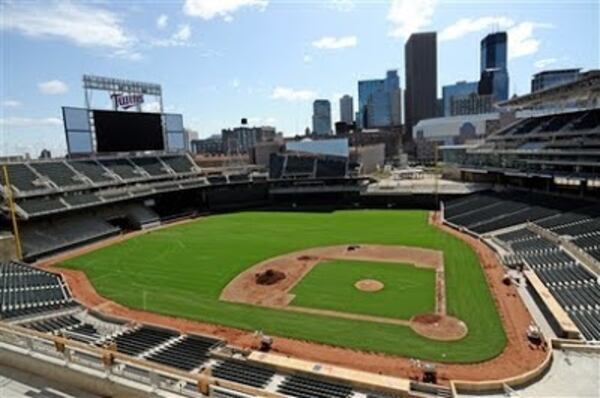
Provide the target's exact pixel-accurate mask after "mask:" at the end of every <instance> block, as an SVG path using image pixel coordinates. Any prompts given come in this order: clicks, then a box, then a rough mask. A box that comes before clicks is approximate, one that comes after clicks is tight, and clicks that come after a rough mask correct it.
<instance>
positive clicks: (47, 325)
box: [23, 315, 81, 333]
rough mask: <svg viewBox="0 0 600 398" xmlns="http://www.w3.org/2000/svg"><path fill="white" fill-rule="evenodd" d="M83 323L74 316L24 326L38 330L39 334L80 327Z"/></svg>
mask: <svg viewBox="0 0 600 398" xmlns="http://www.w3.org/2000/svg"><path fill="white" fill-rule="evenodd" d="M79 324H81V321H80V320H79V319H77V318H75V317H74V316H72V315H64V316H59V317H55V318H46V319H42V320H39V321H35V322H31V323H26V324H24V325H23V326H25V327H27V328H30V329H33V330H37V331H38V332H43V333H51V332H56V331H59V330H62V329H67V328H69V327H72V326H75V325H79Z"/></svg>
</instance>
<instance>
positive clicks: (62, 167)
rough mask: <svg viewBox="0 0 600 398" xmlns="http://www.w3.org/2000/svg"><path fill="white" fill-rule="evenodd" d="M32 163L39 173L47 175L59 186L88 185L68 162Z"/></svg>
mask: <svg viewBox="0 0 600 398" xmlns="http://www.w3.org/2000/svg"><path fill="white" fill-rule="evenodd" d="M30 165H31V167H32V168H34V169H35V170H36V171H37V172H38V174H40V175H43V176H45V177H46V178H48V179H49V180H51V181H52V182H53V183H54V184H55V185H57V186H59V187H63V188H65V187H76V186H81V185H86V182H85V181H84V179H83V178H82V177H81V176H80V175H79V174H77V173H76V172H75V171H73V169H71V168H69V166H67V163H66V162H63V161H56V162H31V163H30Z"/></svg>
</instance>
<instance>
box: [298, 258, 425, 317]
mask: <svg viewBox="0 0 600 398" xmlns="http://www.w3.org/2000/svg"><path fill="white" fill-rule="evenodd" d="M362 279H375V280H377V281H379V282H382V283H383V285H384V287H383V289H382V290H379V291H377V292H365V291H361V290H358V289H357V288H356V287H355V286H354V284H355V283H356V282H358V281H360V280H362ZM291 293H292V294H294V295H295V296H296V297H294V300H293V301H292V303H291V304H292V305H295V306H300V307H311V308H322V309H326V310H334V311H340V312H349V313H353V314H365V315H374V316H381V317H388V318H396V319H410V317H411V316H413V315H417V314H422V313H425V312H434V311H435V270H433V269H427V268H417V267H414V266H412V265H410V264H399V263H388V262H377V261H348V260H330V261H323V262H320V263H319V264H317V266H316V267H314V268H313V269H312V270H311V271H310V272H309V273H308V275H306V276H305V277H304V278H303V279H302V280H301V281H300V282H299V283H298V284H297V285H296V287H294V289H293V290H292V292H291Z"/></svg>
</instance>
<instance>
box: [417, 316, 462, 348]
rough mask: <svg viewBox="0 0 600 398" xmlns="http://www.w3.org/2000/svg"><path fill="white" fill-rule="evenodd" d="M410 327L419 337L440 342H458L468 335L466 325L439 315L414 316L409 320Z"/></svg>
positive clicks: (452, 318)
mask: <svg viewBox="0 0 600 398" xmlns="http://www.w3.org/2000/svg"><path fill="white" fill-rule="evenodd" d="M410 327H411V328H412V329H413V330H414V331H415V332H417V333H419V334H420V335H421V336H425V337H427V338H429V339H433V340H441V341H453V340H460V339H462V338H464V337H465V336H466V335H467V333H468V330H467V325H465V323H464V322H462V321H461V320H460V319H457V318H454V317H452V316H448V315H440V314H421V315H416V316H414V317H412V318H411V320H410Z"/></svg>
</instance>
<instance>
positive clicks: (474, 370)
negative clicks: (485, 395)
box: [38, 213, 546, 383]
mask: <svg viewBox="0 0 600 398" xmlns="http://www.w3.org/2000/svg"><path fill="white" fill-rule="evenodd" d="M430 222H431V223H432V224H433V225H435V226H436V227H438V228H440V229H442V230H444V231H445V232H447V233H450V234H452V235H454V236H456V237H458V238H459V239H462V240H464V241H465V242H466V243H467V244H469V245H470V246H471V247H472V248H473V250H475V252H476V253H477V255H478V256H479V260H480V262H481V264H482V266H483V270H484V272H485V275H486V278H487V281H488V284H489V286H490V289H491V290H492V294H493V296H494V299H495V301H496V305H497V308H498V311H499V312H500V316H501V319H502V324H503V326H504V329H505V330H506V333H507V337H508V342H507V346H506V348H505V349H504V351H503V352H502V353H501V354H500V355H499V356H497V357H495V358H493V359H491V360H489V361H485V362H481V363H476V364H466V365H463V364H437V370H438V380H439V381H440V382H441V383H445V382H447V381H448V380H451V379H454V380H458V379H461V380H472V381H487V380H497V379H503V378H508V377H514V376H518V375H521V374H523V373H525V372H528V371H530V370H533V369H534V368H536V367H537V366H539V365H540V364H541V363H542V362H543V361H544V359H545V357H546V352H545V348H544V347H543V346H542V348H536V347H535V346H533V345H531V344H529V342H528V340H527V338H526V336H525V331H526V330H527V327H528V326H529V323H530V322H531V321H532V318H531V316H530V314H529V312H528V311H527V309H526V307H525V305H524V304H523V302H522V301H521V299H520V298H519V296H518V293H517V291H516V289H515V287H514V286H506V285H504V284H503V283H502V276H503V275H504V270H503V267H502V265H501V264H500V262H499V260H498V258H497V257H496V255H495V253H494V252H493V251H492V250H491V249H490V248H489V247H487V246H486V245H485V244H484V243H483V242H481V241H479V240H477V239H475V238H473V237H470V236H467V235H465V234H462V233H460V232H459V231H456V230H454V229H452V228H450V227H446V226H443V225H440V222H439V217H437V215H434V214H433V213H432V217H431V218H430ZM81 252H82V251H81V250H74V251H71V252H68V253H65V254H63V255H61V256H60V258H61V260H64V259H66V258H70V257H75V256H77V255H79V254H81ZM55 263H56V262H53V261H44V266H45V268H47V269H49V270H51V271H55V272H59V273H61V274H62V275H63V277H64V278H65V280H66V281H67V283H68V284H69V286H70V289H71V292H72V293H73V296H74V297H75V298H76V299H77V300H78V301H79V302H80V303H82V304H83V305H86V306H88V307H95V308H96V309H98V310H99V311H100V312H102V313H105V314H107V315H113V316H119V317H121V318H124V319H128V320H130V321H133V322H148V323H153V324H157V325H162V326H164V327H170V328H175V329H178V330H180V331H183V332H197V333H206V334H210V335H214V336H218V337H220V338H223V339H225V340H226V341H227V342H228V343H230V344H232V345H235V346H239V347H244V348H254V349H256V348H257V346H258V342H257V341H256V338H255V337H254V333H253V332H251V331H244V330H239V329H234V328H228V327H221V326H216V325H211V324H207V323H203V322H197V321H192V320H187V319H181V318H175V317H171V316H165V315H159V314H156V313H152V312H147V311H141V310H134V309H131V308H127V307H124V306H122V305H120V304H117V303H115V302H113V301H110V300H107V299H105V298H104V297H102V296H100V295H99V294H98V293H97V292H96V290H95V289H94V287H93V286H92V285H91V283H90V282H89V280H88V279H87V277H86V276H85V274H84V273H83V272H81V271H74V270H67V269H61V268H56V267H53V266H52V264H55ZM38 265H39V264H38ZM273 351H274V352H277V353H281V354H284V355H289V356H291V357H297V358H301V359H305V360H309V361H315V362H322V363H326V364H332V365H338V366H344V367H349V368H354V369H360V370H364V371H367V372H374V373H381V374H386V375H392V376H399V377H407V378H416V377H418V376H421V371H420V370H417V369H415V367H414V362H413V361H411V360H410V359H409V358H402V357H395V356H390V355H385V354H377V353H370V352H362V351H356V350H350V349H345V348H339V347H332V346H328V345H324V344H317V343H313V342H308V341H301V340H294V339H289V338H285V337H276V338H275V340H274V344H273Z"/></svg>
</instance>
